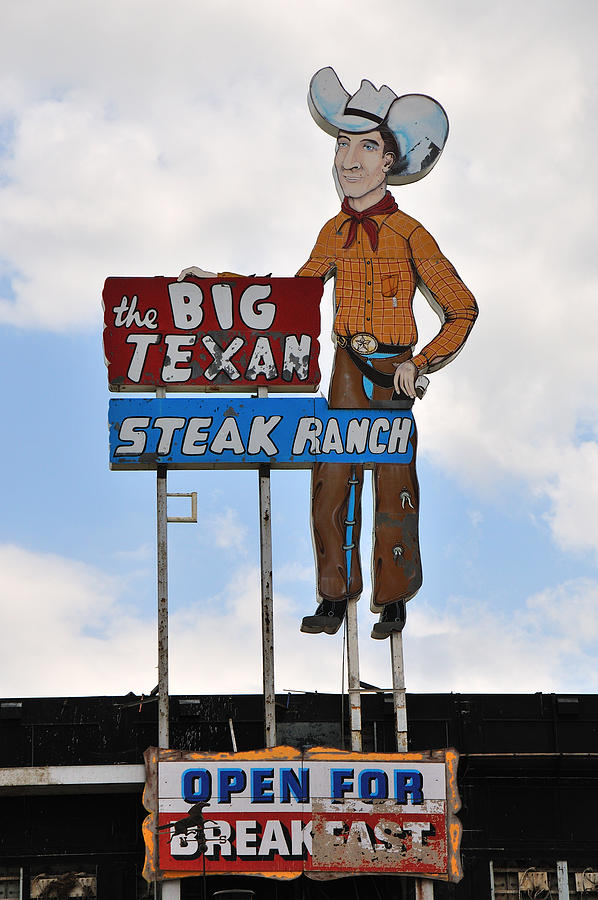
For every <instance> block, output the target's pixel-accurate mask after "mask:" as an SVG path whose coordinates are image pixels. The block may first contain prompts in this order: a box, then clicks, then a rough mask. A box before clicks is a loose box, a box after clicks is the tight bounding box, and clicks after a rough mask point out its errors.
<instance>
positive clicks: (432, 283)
mask: <svg viewBox="0 0 598 900" xmlns="http://www.w3.org/2000/svg"><path fill="white" fill-rule="evenodd" d="M372 218H374V219H375V221H376V222H377V224H378V225H379V228H380V231H379V240H378V249H377V250H376V251H373V250H372V249H371V247H370V241H369V239H368V237H367V235H366V234H365V232H364V230H363V227H362V226H361V225H358V227H357V238H356V240H355V242H354V243H353V245H352V246H351V247H349V249H348V250H344V249H343V244H344V243H345V241H346V238H347V231H348V228H349V219H348V217H347V216H346V215H345V213H343V212H340V213H339V214H338V215H337V216H335V217H334V219H330V221H329V222H327V223H326V224H325V225H324V227H323V228H322V230H321V232H320V234H319V235H318V240H317V241H316V245H315V247H314V249H313V250H312V252H311V256H310V257H309V259H308V261H307V262H306V263H305V265H304V266H302V267H301V268H300V269H299V271H298V272H297V275H312V276H320V277H321V278H323V279H324V280H325V281H326V280H327V279H328V278H330V277H331V276H333V275H334V276H336V285H335V307H336V313H335V319H334V331H335V333H336V334H337V335H342V336H351V335H354V334H359V333H361V332H366V333H367V334H372V335H374V337H375V338H376V339H377V340H378V341H380V342H381V343H384V344H393V345H395V346H400V347H413V346H414V344H415V343H416V341H417V327H416V324H415V319H414V316H413V297H414V295H415V289H416V288H417V287H419V288H420V290H421V291H422V293H423V294H424V296H425V297H426V299H427V300H428V302H429V303H430V304H431V305H432V307H433V309H434V310H435V312H436V313H437V314H438V315H439V317H440V319H441V322H442V325H441V328H440V331H439V332H438V334H437V335H436V337H435V338H434V339H433V340H432V341H430V343H429V344H427V345H426V346H425V347H424V348H423V350H421V352H420V353H418V354H417V356H415V357H414V359H413V362H414V363H415V365H416V366H417V368H418V370H419V372H420V373H424V372H435V371H436V370H437V369H440V368H442V366H444V365H446V364H447V363H448V362H450V361H451V359H453V357H454V356H456V354H457V353H458V352H459V350H460V349H461V347H462V346H463V344H464V342H465V339H466V338H467V335H468V334H469V332H470V330H471V327H472V325H473V323H474V322H475V319H476V317H477V314H478V308H477V304H476V302H475V299H474V297H473V294H472V293H471V291H470V290H468V288H467V287H466V286H465V285H464V284H463V282H462V281H461V279H460V278H459V276H458V275H457V273H456V272H455V270H454V268H453V267H452V265H451V264H450V262H449V261H448V260H447V259H446V257H444V256H443V255H442V253H441V252H440V250H439V249H438V245H437V244H436V241H435V240H434V238H433V237H432V236H431V235H430V234H428V232H427V231H426V230H425V228H423V226H422V225H420V223H419V222H416V220H415V219H412V218H411V217H410V216H408V215H406V214H405V213H403V212H401V211H400V210H399V211H397V212H394V213H390V214H383V215H378V216H373V217H372Z"/></svg>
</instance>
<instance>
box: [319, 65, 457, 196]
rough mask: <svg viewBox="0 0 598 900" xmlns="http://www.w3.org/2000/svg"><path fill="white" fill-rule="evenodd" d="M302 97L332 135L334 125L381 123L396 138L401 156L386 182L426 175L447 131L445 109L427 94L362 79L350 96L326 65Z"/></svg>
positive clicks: (369, 127)
mask: <svg viewBox="0 0 598 900" xmlns="http://www.w3.org/2000/svg"><path fill="white" fill-rule="evenodd" d="M307 103H308V106H309V111H310V112H311V114H312V116H313V118H314V119H315V121H316V122H317V124H318V125H319V126H320V128H323V129H324V131H326V132H327V133H328V134H331V135H332V136H333V137H337V136H338V133H339V131H346V132H349V133H351V134H361V133H364V132H368V131H374V130H375V129H376V128H377V127H378V126H379V125H382V124H385V125H386V126H387V127H388V128H389V129H390V131H391V132H392V134H393V136H394V138H395V140H396V142H397V145H398V148H399V153H400V157H401V158H400V161H399V162H400V165H399V167H398V171H393V170H391V172H390V173H389V175H388V177H387V181H388V183H389V184H408V183H409V182H411V181H418V180H419V179H420V178H423V177H424V175H427V174H428V172H429V171H430V169H432V167H433V166H434V165H435V164H436V162H437V161H438V159H439V157H440V154H441V153H442V149H443V147H444V145H445V143H446V139H447V136H448V128H449V126H448V118H447V115H446V113H445V111H444V109H443V108H442V106H441V105H440V103H438V102H437V101H436V100H434V99H433V98H432V97H428V96H426V95H425V94H404V95H403V96H402V97H397V95H396V94H395V93H394V91H391V89H390V88H389V87H388V86H387V85H386V84H383V85H382V87H381V88H379V89H378V88H375V87H374V85H373V84H372V82H371V81H367V80H366V79H364V80H363V81H362V82H361V87H360V88H359V90H358V91H357V93H356V94H353V96H352V97H351V95H350V94H349V93H348V92H347V91H346V90H345V89H344V87H343V86H342V84H341V83H340V81H339V78H338V75H337V74H336V72H335V71H334V69H331V68H330V66H326V68H324V69H320V70H319V71H318V72H316V74H315V75H314V77H313V78H312V80H311V82H310V85H309V93H308V95H307ZM393 169H394V167H393Z"/></svg>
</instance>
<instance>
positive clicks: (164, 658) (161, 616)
mask: <svg viewBox="0 0 598 900" xmlns="http://www.w3.org/2000/svg"><path fill="white" fill-rule="evenodd" d="M166 473H167V467H166V466H158V468H157V472H156V507H157V516H156V519H157V547H158V746H159V747H160V749H168V745H169V736H170V735H169V722H168V542H167V528H168V525H167V512H166V503H167V498H166V491H167V486H166Z"/></svg>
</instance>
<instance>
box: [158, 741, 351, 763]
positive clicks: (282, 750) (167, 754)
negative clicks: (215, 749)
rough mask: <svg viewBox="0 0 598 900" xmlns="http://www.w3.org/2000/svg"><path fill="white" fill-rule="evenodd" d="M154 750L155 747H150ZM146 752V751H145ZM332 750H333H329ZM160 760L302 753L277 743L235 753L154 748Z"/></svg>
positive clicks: (283, 756)
mask: <svg viewBox="0 0 598 900" xmlns="http://www.w3.org/2000/svg"><path fill="white" fill-rule="evenodd" d="M150 749H154V750H156V748H150ZM146 752H147V751H146ZM331 752H334V751H331ZM156 753H158V754H159V761H160V762H186V761H187V760H190V761H192V762H201V761H202V760H206V761H209V760H234V759H247V760H251V759H273V760H277V759H280V760H285V759H301V758H302V754H301V751H300V750H297V748H296V747H286V746H285V745H284V744H279V745H278V746H277V747H271V748H264V749H263V750H239V751H237V753H234V752H232V751H230V752H229V751H226V752H222V753H210V752H209V751H199V750H197V751H196V750H192V751H184V750H156Z"/></svg>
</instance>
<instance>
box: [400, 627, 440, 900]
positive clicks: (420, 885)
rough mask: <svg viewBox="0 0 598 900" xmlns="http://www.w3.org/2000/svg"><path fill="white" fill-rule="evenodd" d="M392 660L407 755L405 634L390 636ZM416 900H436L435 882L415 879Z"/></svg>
mask: <svg viewBox="0 0 598 900" xmlns="http://www.w3.org/2000/svg"><path fill="white" fill-rule="evenodd" d="M390 659H391V665H392V699H393V706H394V713H395V731H396V737H397V750H398V751H399V753H406V752H407V750H408V749H409V744H408V740H407V702H406V696H405V694H406V692H405V666H404V664H403V634H402V632H401V631H393V632H391V635H390ZM415 900H434V882H433V881H429V880H428V879H426V878H416V879H415Z"/></svg>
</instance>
